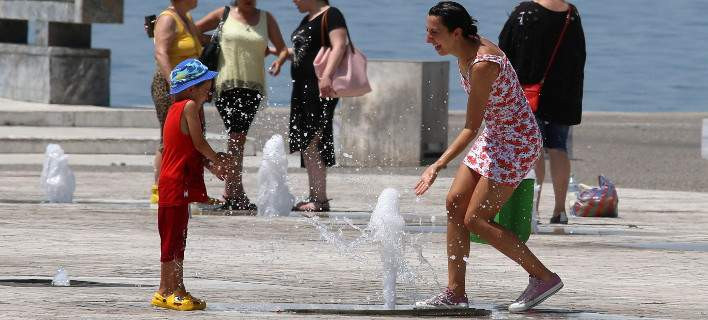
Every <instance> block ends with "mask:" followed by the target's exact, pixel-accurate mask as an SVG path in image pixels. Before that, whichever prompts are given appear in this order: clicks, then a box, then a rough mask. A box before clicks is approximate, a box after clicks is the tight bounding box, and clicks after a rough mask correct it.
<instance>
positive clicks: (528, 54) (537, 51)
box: [499, 0, 586, 224]
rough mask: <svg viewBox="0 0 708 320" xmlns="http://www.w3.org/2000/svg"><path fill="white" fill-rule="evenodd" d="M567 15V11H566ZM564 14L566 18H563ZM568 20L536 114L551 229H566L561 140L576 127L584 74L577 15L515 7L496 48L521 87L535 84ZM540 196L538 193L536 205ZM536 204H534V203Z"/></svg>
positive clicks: (548, 6)
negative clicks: (548, 182)
mask: <svg viewBox="0 0 708 320" xmlns="http://www.w3.org/2000/svg"><path fill="white" fill-rule="evenodd" d="M569 10H570V11H569ZM569 12H570V15H568V13H569ZM566 17H569V23H568V27H567V29H566V32H565V34H564V36H563V38H562V41H561V42H560V46H559V47H558V52H557V53H556V56H555V60H554V61H553V64H551V66H550V68H549V69H548V75H547V76H546V79H545V82H544V84H543V89H542V91H541V98H540V101H539V105H538V110H537V111H536V119H537V121H538V125H539V127H540V128H541V134H542V135H543V148H544V149H545V150H546V152H547V153H548V158H549V160H550V164H551V178H552V180H553V191H554V194H555V206H554V208H553V216H552V217H551V220H550V222H551V223H561V224H566V223H568V217H567V215H566V213H565V203H566V194H567V191H568V179H569V178H570V160H569V158H568V152H567V149H568V148H567V140H568V132H569V130H570V126H573V125H577V124H580V118H581V114H582V104H583V79H584V74H585V72H584V70H585V56H586V53H585V35H584V33H583V26H582V23H581V21H580V14H579V13H578V10H577V9H576V8H575V7H574V6H573V5H572V4H570V3H568V2H567V1H565V0H535V1H524V2H522V3H520V4H519V5H518V6H517V7H516V8H515V9H514V11H513V12H512V13H511V14H510V15H509V19H508V20H507V21H506V24H505V25H504V29H503V30H502V32H501V34H499V47H500V48H501V49H502V50H504V53H506V56H507V57H508V58H509V60H510V61H511V64H512V65H513V66H514V69H515V70H516V73H517V74H518V75H519V81H520V82H521V84H534V83H539V82H540V81H541V79H542V78H543V75H544V73H545V71H546V68H547V66H548V63H549V61H550V58H551V55H552V53H553V49H554V48H555V46H556V43H557V42H558V39H559V37H560V34H561V31H562V30H563V27H564V25H565V23H566ZM544 175H545V160H544V158H543V157H540V158H539V160H538V162H537V163H536V180H537V182H538V183H539V184H540V185H542V184H543V178H544ZM540 196H541V193H540V192H539V193H538V197H539V198H538V199H540ZM536 203H537V204H538V201H537V202H536Z"/></svg>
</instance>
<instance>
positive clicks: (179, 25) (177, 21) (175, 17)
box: [158, 9, 185, 33]
mask: <svg viewBox="0 0 708 320" xmlns="http://www.w3.org/2000/svg"><path fill="white" fill-rule="evenodd" d="M164 15H167V16H170V17H172V20H174V21H175V25H176V26H177V30H176V31H177V33H180V32H182V31H183V30H184V27H185V26H184V24H183V23H182V18H180V17H179V15H178V14H177V12H174V11H172V10H170V9H167V10H165V11H162V12H161V13H160V15H159V16H158V18H159V17H162V16H164Z"/></svg>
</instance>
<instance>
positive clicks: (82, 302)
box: [0, 165, 708, 319]
mask: <svg viewBox="0 0 708 320" xmlns="http://www.w3.org/2000/svg"><path fill="white" fill-rule="evenodd" d="M85 168H89V167H85ZM108 168H110V167H109V166H105V165H104V166H103V167H101V166H96V167H94V168H92V169H90V170H88V169H85V170H78V171H76V172H75V174H76V181H77V190H76V194H75V203H73V204H40V203H39V202H40V201H41V199H42V195H41V191H40V190H39V187H38V185H39V172H38V171H36V170H31V171H30V170H26V169H25V170H24V171H23V170H10V169H5V170H0V182H1V183H0V216H2V217H3V219H2V220H0V315H2V316H0V318H2V319H64V318H67V319H99V318H100V319H163V318H189V319H215V318H216V319H222V318H223V319H227V318H229V319H231V318H244V319H251V318H277V319H281V318H293V319H332V318H333V317H334V316H332V315H319V316H317V315H297V314H292V313H278V312H269V311H270V310H274V309H277V308H279V306H278V305H280V308H284V307H288V306H293V305H291V304H341V305H342V307H343V308H346V307H347V306H344V305H345V304H368V305H380V304H382V298H381V294H380V291H381V286H382V285H381V276H380V274H381V273H380V265H381V264H380V260H379V254H378V252H377V250H376V248H374V247H364V248H362V250H361V252H359V256H360V257H361V258H360V259H359V260H353V259H351V258H349V257H347V256H344V255H340V254H338V253H337V249H336V248H335V247H334V246H333V245H330V244H328V243H326V242H324V241H323V240H321V239H320V234H319V233H318V231H317V230H315V228H314V227H313V226H312V225H311V224H310V223H309V222H308V221H307V220H306V219H304V218H297V217H285V218H272V219H266V218H260V217H243V216H214V215H199V216H196V215H195V216H194V217H193V219H192V220H191V221H190V228H189V232H190V235H189V240H188V246H187V257H186V266H185V276H186V280H185V282H186V285H187V287H188V288H189V289H190V290H191V291H192V292H193V293H194V294H195V295H197V296H201V297H204V298H205V299H207V300H208V303H209V307H208V310H207V311H204V312H194V313H177V312H173V311H165V310H156V309H154V308H152V307H150V306H149V304H148V301H149V298H150V296H151V293H152V292H153V291H154V290H155V288H156V287H155V286H156V285H157V284H158V277H159V261H158V258H159V237H158V235H157V232H156V225H155V222H156V218H155V210H154V209H150V208H149V205H148V204H147V196H148V187H149V185H150V180H151V175H150V174H149V173H147V172H145V171H135V170H128V169H129V167H128V168H126V170H120V168H118V169H115V168H114V170H108ZM448 170H454V169H448ZM290 171H291V172H290V176H289V184H290V186H291V189H292V190H293V193H295V194H296V195H300V194H303V193H304V192H305V188H306V184H305V183H306V175H305V173H304V171H303V170H302V169H297V168H292V169H291V170H290ZM418 173H419V169H416V168H410V169H407V170H393V171H387V170H386V169H380V170H378V169H369V170H367V171H364V170H359V171H357V169H344V168H339V169H336V170H332V174H331V175H330V177H329V186H330V196H331V197H332V198H334V199H333V200H332V204H333V209H334V210H335V212H334V213H333V214H332V217H330V218H322V219H320V221H321V222H322V223H323V224H324V225H326V226H328V227H329V228H330V229H331V230H332V231H335V232H337V231H338V230H339V229H341V230H342V236H343V237H345V238H346V239H348V240H352V239H354V238H355V237H356V235H357V234H358V232H357V231H355V230H354V229H352V228H351V227H349V226H347V225H346V220H345V219H343V217H350V218H351V221H352V223H353V224H354V225H357V226H359V227H361V226H362V225H365V224H366V222H367V221H368V216H367V215H366V212H368V211H370V210H371V209H372V208H373V206H374V205H375V202H376V197H377V195H378V194H379V193H380V192H381V191H382V190H383V189H384V188H385V187H394V188H397V189H399V190H400V191H401V193H402V196H401V212H403V213H405V214H406V217H407V220H408V221H407V224H408V233H410V234H411V237H412V238H413V239H414V240H415V243H417V244H418V245H420V247H421V249H422V251H421V252H422V254H423V256H424V257H425V258H426V259H427V260H428V261H430V263H431V268H425V267H421V266H419V265H418V260H417V257H416V254H415V253H414V252H412V251H413V250H409V251H408V253H407V256H406V257H407V258H408V261H409V263H410V264H411V266H413V267H414V268H415V269H416V270H418V277H419V278H418V281H417V285H416V287H417V290H413V288H412V286H411V285H410V284H405V283H400V284H399V286H402V287H403V288H401V289H400V290H399V297H398V303H399V304H411V303H413V301H414V300H415V298H416V293H417V294H418V296H423V295H428V294H432V293H434V292H436V291H437V290H438V289H439V286H440V285H444V284H445V280H446V277H445V270H446V255H445V253H444V247H445V246H444V240H445V234H444V233H443V231H444V227H443V226H442V225H443V223H444V222H445V217H444V196H445V193H446V191H447V188H449V185H450V183H451V178H449V177H448V176H449V174H448V175H446V176H442V177H441V178H439V179H438V181H437V182H436V184H435V185H434V186H433V188H432V189H431V191H430V192H429V193H428V194H427V195H426V196H425V197H423V198H422V199H420V200H416V198H415V196H414V195H413V194H412V193H411V186H413V184H414V183H415V182H416V180H417V178H418ZM208 180H209V181H208V188H209V191H210V193H212V195H213V196H216V195H218V193H219V188H220V187H221V185H222V184H221V183H220V182H219V181H218V180H216V179H214V178H213V177H210V176H209V177H208ZM245 181H246V190H247V191H248V193H249V195H250V196H251V197H252V199H255V197H256V195H255V194H256V192H257V181H256V175H255V171H254V170H249V171H247V173H246V175H245ZM544 189H545V190H550V189H551V188H550V185H548V186H546V187H545V188H544ZM619 197H620V218H618V219H591V218H572V219H571V221H570V222H571V224H570V225H568V226H566V227H558V228H552V227H550V226H549V225H542V227H543V229H542V231H543V233H542V234H539V235H533V236H532V237H531V239H530V240H529V246H530V247H531V248H532V249H533V250H534V252H535V253H536V254H537V255H538V256H539V257H540V258H541V259H542V261H544V263H546V264H547V265H548V266H549V268H551V269H552V270H554V271H555V272H558V273H559V274H560V275H561V276H562V277H563V280H564V282H565V288H564V289H563V290H561V291H560V292H559V293H558V294H557V295H556V296H554V297H553V298H551V299H549V300H548V301H546V302H545V303H544V304H542V305H541V306H540V307H539V309H538V310H536V311H534V312H531V313H527V314H523V315H511V314H508V313H507V312H506V311H504V308H505V307H506V305H508V303H510V302H511V301H512V300H513V299H515V298H516V297H517V295H518V294H519V293H520V292H521V291H522V290H523V288H524V286H525V282H526V274H525V273H524V272H523V270H522V269H520V268H519V267H518V266H516V265H515V264H514V263H512V262H511V261H509V260H508V259H507V258H506V257H504V256H502V255H501V254H499V253H498V252H496V251H495V250H494V249H493V248H491V247H489V246H485V245H473V246H472V252H471V256H470V259H471V261H472V264H471V266H470V267H469V268H468V282H467V283H468V295H469V296H470V297H471V299H472V300H473V301H474V303H475V307H477V308H481V309H486V310H490V311H491V312H492V314H491V316H490V317H491V318H495V319H626V318H635V317H647V318H659V319H668V318H670V319H698V318H706V317H708V304H706V303H705V301H708V292H707V291H706V290H705V284H706V283H708V271H706V268H705V266H706V265H708V237H707V236H706V232H705V226H706V225H708V194H706V193H695V192H677V191H655V190H651V191H649V190H640V189H626V188H620V189H619ZM551 204H552V199H551V196H550V192H546V193H544V197H543V199H542V203H541V210H542V217H543V221H546V220H547V219H548V218H549V217H548V212H549V210H550V209H551V207H550V206H551ZM60 265H61V266H64V267H65V269H66V270H67V272H68V273H69V276H70V277H71V279H73V280H81V281H93V282H95V283H96V284H94V285H93V286H92V285H90V283H85V284H86V286H73V287H42V286H38V285H36V284H35V285H34V286H28V285H26V286H19V285H18V284H17V283H15V284H14V285H10V284H11V283H10V282H12V281H15V282H17V280H18V279H44V280H46V279H49V278H50V277H51V276H52V275H53V274H54V273H55V271H56V269H57V267H58V266H60ZM76 284H81V283H76ZM341 318H349V317H344V316H342V317H341ZM361 318H366V317H357V319H361Z"/></svg>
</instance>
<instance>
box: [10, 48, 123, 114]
mask: <svg viewBox="0 0 708 320" xmlns="http://www.w3.org/2000/svg"><path fill="white" fill-rule="evenodd" d="M109 79H110V51H109V50H104V49H76V48H64V47H39V46H26V45H15V44H0V96H2V97H5V98H9V99H17V100H22V101H33V102H42V103H56V104H78V105H101V106H107V105H109V103H110V101H109V99H110V92H109V85H110V82H109Z"/></svg>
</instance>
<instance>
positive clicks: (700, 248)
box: [620, 242, 708, 252]
mask: <svg viewBox="0 0 708 320" xmlns="http://www.w3.org/2000/svg"><path fill="white" fill-rule="evenodd" d="M620 246H622V247H628V248H636V249H649V250H667V251H697V252H708V242H638V243H625V244H622V245H620Z"/></svg>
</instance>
